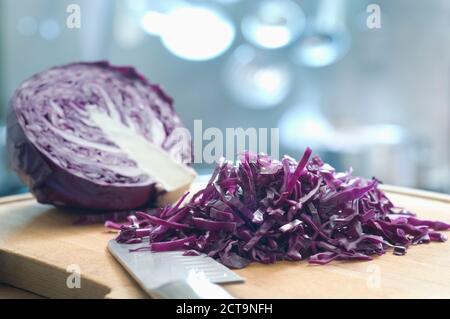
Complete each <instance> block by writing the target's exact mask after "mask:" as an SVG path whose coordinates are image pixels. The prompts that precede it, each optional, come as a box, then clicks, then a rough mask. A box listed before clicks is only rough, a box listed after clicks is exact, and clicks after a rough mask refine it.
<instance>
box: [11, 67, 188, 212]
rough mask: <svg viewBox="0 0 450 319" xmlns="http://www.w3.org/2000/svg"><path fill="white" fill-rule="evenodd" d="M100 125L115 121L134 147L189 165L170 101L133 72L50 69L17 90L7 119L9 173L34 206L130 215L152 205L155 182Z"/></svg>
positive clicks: (160, 90) (103, 68)
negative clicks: (23, 186)
mask: <svg viewBox="0 0 450 319" xmlns="http://www.w3.org/2000/svg"><path fill="white" fill-rule="evenodd" d="M94 115H95V116H97V117H95V116H94ZM98 119H102V120H104V119H107V120H109V122H108V121H107V122H105V123H108V124H111V121H116V122H118V124H119V125H121V127H123V128H124V130H126V131H127V132H126V133H128V134H129V136H134V137H137V138H138V140H139V143H141V144H139V145H142V144H146V143H148V144H149V145H153V146H154V147H155V148H156V149H157V150H161V151H162V152H163V153H164V154H166V155H167V156H168V157H169V158H171V159H173V161H174V162H176V163H177V165H179V166H182V167H184V165H182V164H179V163H186V162H189V160H190V158H191V147H190V142H189V141H188V140H187V139H183V138H181V137H180V135H179V134H178V131H177V128H182V127H183V126H182V123H181V120H180V118H179V116H178V115H177V114H176V113H175V110H174V108H173V106H172V99H171V98H170V97H169V96H168V95H167V94H166V93H164V91H163V90H162V89H161V88H160V87H159V86H157V85H153V84H150V83H149V82H148V81H147V80H146V79H145V78H144V77H143V76H142V75H140V74H139V73H137V72H136V71H135V70H134V69H133V68H130V67H115V66H111V65H109V64H108V63H107V62H98V63H76V64H69V65H65V66H60V67H54V68H51V69H49V70H46V71H44V72H41V73H39V74H36V75H34V76H33V77H31V78H30V79H28V80H26V81H25V82H24V83H23V84H22V85H21V86H20V87H19V88H18V89H17V91H16V92H15V94H14V96H13V98H12V100H11V108H10V112H9V115H8V124H7V129H8V130H7V148H8V153H9V158H10V163H11V166H12V168H13V169H14V170H15V171H16V172H17V173H18V175H19V176H20V177H21V179H22V181H23V182H24V183H25V184H26V185H27V186H28V188H29V189H30V191H31V192H32V193H33V194H34V195H35V197H36V198H37V200H38V201H39V202H41V203H51V204H55V205H61V206H70V207H82V208H89V209H102V210H127V209H134V208H137V207H140V206H142V205H144V204H146V203H148V202H150V201H153V200H154V199H155V198H156V196H157V195H158V192H159V190H160V189H161V188H160V187H156V183H157V182H160V181H159V180H158V179H157V178H155V175H151V174H149V173H148V171H145V170H143V169H142V166H140V165H138V164H139V162H137V161H136V158H133V157H132V156H130V153H131V151H130V150H129V152H126V151H125V150H124V149H123V148H122V147H121V146H120V143H118V141H117V140H112V139H111V138H110V136H109V135H108V134H107V133H106V131H105V130H107V129H110V127H109V125H99V122H98V121H99V120H98ZM130 140H132V138H131V139H130ZM131 142H133V141H130V144H132V143H131ZM139 145H137V146H139ZM144 146H146V145H143V147H142V148H144ZM153 146H152V147H153ZM134 153H136V152H134ZM144 153H145V151H144V150H142V154H144ZM142 154H141V155H140V156H142ZM144 155H145V154H144ZM147 156H148V153H147ZM150 162H151V160H150ZM155 166H156V165H155ZM162 188H164V187H162Z"/></svg>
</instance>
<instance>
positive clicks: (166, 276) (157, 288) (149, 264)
mask: <svg viewBox="0 0 450 319" xmlns="http://www.w3.org/2000/svg"><path fill="white" fill-rule="evenodd" d="M141 246H142V244H132V245H127V244H119V243H117V242H116V241H115V240H114V239H112V240H110V241H109V244H108V250H109V251H110V253H111V254H112V255H113V256H114V257H115V258H116V259H117V260H118V261H119V263H120V264H121V265H122V266H123V267H124V268H125V269H126V270H127V271H128V272H129V273H130V274H131V276H132V277H133V278H134V279H135V280H136V281H137V283H138V284H139V285H140V286H141V287H142V288H143V289H144V290H145V291H146V292H147V293H148V294H149V295H150V296H151V297H153V298H164V299H232V298H233V296H231V295H230V294H229V293H228V292H227V291H226V290H225V289H224V288H222V287H221V286H220V285H218V284H223V283H231V282H234V283H237V282H243V281H244V279H243V278H242V277H240V276H238V275H237V274H235V273H234V272H233V271H231V270H230V269H228V268H227V267H225V266H224V265H222V264H220V263H218V262H217V261H215V260H214V259H213V258H211V257H208V256H206V255H203V254H202V255H200V256H183V251H170V252H149V251H141V252H139V251H138V252H130V249H135V248H138V247H141Z"/></svg>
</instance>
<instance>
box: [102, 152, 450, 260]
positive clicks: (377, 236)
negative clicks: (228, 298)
mask: <svg viewBox="0 0 450 319" xmlns="http://www.w3.org/2000/svg"><path fill="white" fill-rule="evenodd" d="M310 156H311V150H310V149H309V148H308V149H307V150H306V152H305V154H304V156H303V157H302V159H301V160H300V161H299V162H298V163H297V162H296V161H295V160H294V159H292V158H290V157H288V156H285V157H284V158H283V159H282V160H281V161H275V160H271V159H270V157H269V156H267V155H263V154H260V155H254V154H251V153H248V152H246V153H244V154H243V155H242V156H241V158H240V162H239V163H238V164H237V165H233V164H232V163H230V162H222V163H220V164H218V166H217V167H216V169H215V170H214V172H213V175H212V177H211V180H210V181H209V182H208V184H207V185H206V187H205V188H204V189H202V190H200V191H199V192H198V193H196V194H195V195H194V196H192V198H191V200H190V201H188V202H187V203H186V204H185V205H184V206H182V205H180V204H181V202H182V201H183V200H184V198H182V199H180V201H179V202H178V203H177V204H176V205H175V206H168V207H165V208H160V209H157V210H156V211H154V212H153V213H152V214H154V215H155V216H157V218H159V219H156V217H151V218H150V217H148V214H146V213H138V214H137V218H138V219H139V221H140V222H142V221H145V220H147V221H148V222H149V223H148V224H145V225H143V226H140V225H137V226H136V223H134V224H132V223H130V222H128V223H125V224H124V225H122V228H121V231H120V234H119V236H118V238H117V240H118V241H120V242H133V241H132V240H135V239H136V238H137V239H149V242H150V243H149V244H144V245H143V246H142V248H141V249H147V250H153V251H167V250H172V249H184V250H187V252H186V255H193V254H198V253H205V254H207V255H208V256H211V257H213V258H216V259H217V260H219V261H220V262H222V263H223V264H224V265H226V266H228V267H231V268H242V267H245V266H247V265H248V264H249V263H250V262H260V263H273V262H275V261H279V260H290V261H298V260H309V262H310V263H313V264H326V263H329V262H331V261H332V260H361V261H363V260H371V259H372V256H374V255H382V254H384V253H385V252H386V251H387V250H388V249H390V248H392V250H393V253H394V254H396V255H404V254H405V253H406V250H407V248H408V247H409V246H410V245H414V244H420V243H428V242H430V241H445V240H446V236H445V235H444V234H442V233H439V232H437V231H442V230H448V229H450V225H449V224H447V223H444V222H439V221H427V220H420V219H418V218H416V217H414V215H413V214H412V213H410V212H408V211H405V210H403V209H402V210H399V208H398V207H395V206H394V204H393V203H392V202H391V201H390V200H389V199H388V198H387V196H386V194H385V193H384V192H383V191H382V190H381V189H380V188H379V187H378V185H379V184H380V182H379V181H378V180H376V179H375V178H373V179H371V180H366V179H364V178H361V177H354V176H352V172H351V170H350V171H348V172H345V173H336V172H335V170H334V169H333V168H332V167H331V166H330V165H328V164H325V163H324V162H323V161H322V160H321V159H320V158H319V157H317V156H315V157H313V158H311V159H310ZM160 219H165V220H167V222H168V223H169V224H168V225H167V226H170V225H172V223H176V225H179V224H182V225H186V226H188V227H175V226H174V227H165V226H162V223H161V221H160ZM106 226H108V225H106ZM140 227H142V229H143V232H142V233H138V231H139V229H140ZM111 228H113V229H114V228H115V227H114V225H112V227H111ZM116 228H117V227H116Z"/></svg>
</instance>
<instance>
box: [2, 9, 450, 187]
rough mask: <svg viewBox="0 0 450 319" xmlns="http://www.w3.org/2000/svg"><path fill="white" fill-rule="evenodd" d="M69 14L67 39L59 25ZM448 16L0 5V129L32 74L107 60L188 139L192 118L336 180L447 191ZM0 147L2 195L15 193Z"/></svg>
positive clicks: (431, 12)
mask: <svg viewBox="0 0 450 319" xmlns="http://www.w3.org/2000/svg"><path fill="white" fill-rule="evenodd" d="M74 5H75V6H74ZM78 9H80V12H79V13H80V18H81V20H80V22H81V24H80V25H79V28H78V27H77V25H76V23H75V25H74V24H70V21H68V20H67V19H68V17H69V16H70V15H71V14H72V13H77V10H78ZM378 9H380V10H381V11H380V12H379V13H380V15H379V16H380V18H381V20H379V21H378V20H376V15H377V13H378ZM449 9H450V3H449V2H448V1H446V0H429V1H422V0H414V1H412V0H384V1H383V0H377V1H366V0H262V1H258V0H209V1H200V0H199V1H187V0H186V1H177V0H160V1H157V0H78V1H75V0H71V1H65V0H59V1H55V0H1V1H0V30H1V31H0V119H1V123H4V120H5V118H4V117H5V113H6V110H7V108H8V101H9V99H10V97H11V95H12V94H13V92H14V90H15V88H16V87H17V86H18V85H19V84H20V83H21V82H22V81H23V80H24V79H26V78H27V77H29V76H31V75H32V74H34V73H36V72H39V71H42V70H44V69H46V68H48V67H51V66H55V65H59V64H64V63H69V62H74V61H81V60H83V61H94V60H100V59H107V60H110V61H111V62H112V63H114V64H122V65H134V66H135V67H137V68H138V69H139V70H140V71H141V72H142V73H144V74H145V75H146V76H147V77H148V78H149V79H150V80H151V81H152V82H154V83H158V84H161V85H162V86H163V87H164V88H165V89H166V90H167V91H168V92H169V94H170V95H171V96H173V98H174V100H175V107H176V109H177V111H178V112H179V114H180V116H181V117H182V118H183V120H184V123H185V124H186V126H187V127H188V128H189V129H190V130H191V131H192V130H193V126H194V120H196V119H201V120H203V128H204V129H205V128H208V127H218V128H220V129H223V130H225V128H227V127H230V128H236V127H242V128H244V129H245V128H248V127H255V128H268V129H270V128H274V127H275V128H279V129H280V155H282V154H285V153H287V154H290V155H291V156H294V157H298V156H300V155H301V153H302V152H303V150H304V148H305V146H306V145H309V146H311V147H313V149H314V151H315V152H316V153H318V154H319V155H321V156H323V158H324V159H325V160H326V161H328V162H330V163H331V164H332V165H333V166H335V167H336V168H337V169H339V170H344V169H347V168H348V167H349V166H352V167H353V168H354V171H355V173H356V174H358V175H363V176H366V177H371V176H377V177H378V178H379V179H380V180H382V181H383V182H385V183H389V184H396V185H401V186H409V187H416V188H421V189H428V190H434V191H440V192H444V193H450V147H449V142H450V141H449V139H450V129H449V127H450V125H449V122H450V111H449V83H450V82H449V56H450V50H449V41H450V40H449V36H450V32H449V31H450V23H449ZM374 17H375V20H373V18H374ZM68 22H69V24H68ZM73 22H74V21H72V23H73ZM4 135H5V134H4V128H2V129H1V130H0V141H1V146H0V147H1V150H0V152H1V153H0V157H1V160H0V195H5V194H10V193H15V192H19V191H24V189H23V187H22V185H21V183H20V182H19V181H18V179H17V178H16V177H15V175H14V173H12V172H10V170H9V168H8V164H7V161H6V154H5V148H4ZM196 168H197V169H198V170H199V171H200V172H202V173H207V172H208V170H209V169H210V168H211V165H207V164H196Z"/></svg>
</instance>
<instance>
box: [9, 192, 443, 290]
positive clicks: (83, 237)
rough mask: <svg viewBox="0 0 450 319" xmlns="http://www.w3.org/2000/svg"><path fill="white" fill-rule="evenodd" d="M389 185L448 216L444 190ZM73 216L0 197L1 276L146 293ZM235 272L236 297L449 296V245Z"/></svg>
mask: <svg viewBox="0 0 450 319" xmlns="http://www.w3.org/2000/svg"><path fill="white" fill-rule="evenodd" d="M388 190H389V193H390V197H391V199H392V200H393V201H394V202H395V203H396V204H397V205H399V206H404V207H406V208H408V209H410V210H412V211H415V212H416V213H417V214H418V215H419V216H420V217H422V218H427V219H438V220H442V221H446V222H450V196H447V195H439V194H432V193H427V192H421V191H412V190H408V189H400V188H395V187H390V188H388ZM78 218H79V213H77V212H70V211H66V210H62V209H60V208H54V207H51V206H46V205H41V204H38V203H36V201H35V200H34V199H33V198H32V197H31V196H30V195H29V194H25V195H19V196H12V197H5V198H2V199H0V282H3V283H6V284H9V285H12V286H15V287H18V288H22V289H25V290H28V291H31V292H34V293H36V294H39V295H41V296H44V297H50V298H146V297H147V296H146V295H145V293H144V292H143V291H142V290H141V289H140V288H139V287H138V286H137V284H136V283H135V282H134V281H133V279H132V278H131V277H130V276H129V275H128V274H127V273H126V272H125V271H124V270H123V269H122V268H121V267H120V265H119V264H118V263H117V262H116V261H115V260H114V259H113V257H111V256H110V254H109V253H108V252H107V250H106V244H107V242H108V240H110V239H111V238H113V237H114V236H115V235H114V234H113V233H110V232H108V231H107V230H106V229H105V228H104V227H103V226H102V225H85V226H76V225H74V224H73V222H74V221H75V220H77V219H78ZM74 265H75V266H74ZM68 267H69V269H70V268H71V267H72V269H73V267H79V270H80V271H81V281H80V282H81V287H80V288H68V286H67V280H68V277H69V276H70V275H72V277H70V278H69V281H70V279H73V274H72V273H70V272H68V271H67V269H68ZM237 273H239V275H241V276H243V277H245V278H246V282H245V283H244V284H229V285H227V286H226V288H227V289H228V290H229V291H230V292H231V293H232V294H233V295H235V296H236V297H242V298H413V297H414V298H416V297H417V298H450V243H449V242H446V243H432V244H428V245H419V246H414V247H411V248H410V249H409V250H408V253H407V254H406V255H405V256H401V257H399V256H394V255H393V254H392V253H391V252H388V253H387V254H385V255H384V256H381V257H377V258H376V259H375V260H373V261H370V262H333V263H331V264H329V265H326V266H315V265H309V264H308V263H307V262H295V263H294V262H280V263H277V264H273V265H261V264H252V265H251V266H249V267H248V268H246V269H242V270H238V271H237ZM72 282H73V281H72Z"/></svg>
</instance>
